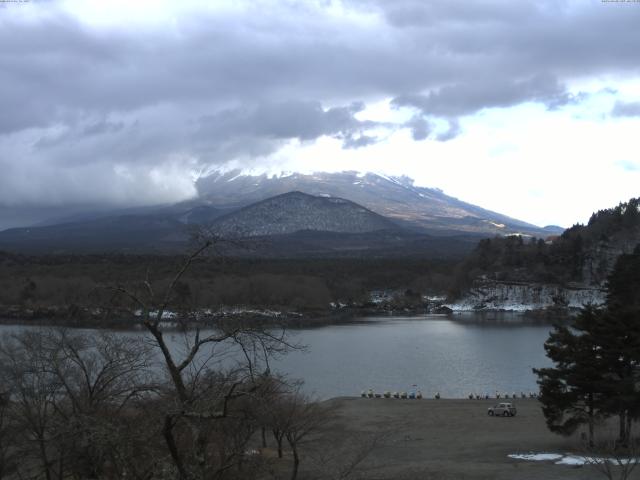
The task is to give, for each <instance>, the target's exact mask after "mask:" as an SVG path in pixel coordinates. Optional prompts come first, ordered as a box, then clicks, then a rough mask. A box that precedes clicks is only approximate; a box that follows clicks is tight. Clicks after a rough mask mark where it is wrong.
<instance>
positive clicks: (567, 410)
mask: <svg viewBox="0 0 640 480" xmlns="http://www.w3.org/2000/svg"><path fill="white" fill-rule="evenodd" d="M602 317H603V314H602V312H601V311H600V310H598V309H596V308H594V307H591V306H588V307H585V309H584V310H583V311H582V313H581V314H580V315H579V316H578V317H577V318H576V320H575V321H574V322H573V324H572V325H571V326H570V327H566V326H561V325H556V326H555V327H554V331H553V332H552V333H551V334H550V335H549V339H548V340H547V341H546V342H545V345H544V348H545V350H546V352H547V356H548V357H549V358H550V359H551V360H552V361H553V362H554V363H555V367H552V368H541V369H534V373H536V375H538V384H539V385H540V401H541V403H542V411H543V413H544V416H545V419H546V422H547V426H548V428H549V430H551V431H552V432H555V433H559V434H561V435H571V434H572V433H574V432H575V431H576V429H577V428H578V427H579V426H581V425H585V424H586V425H587V426H588V428H589V444H590V445H593V435H594V427H595V424H596V422H597V420H598V419H600V418H602V417H604V416H605V415H606V413H607V412H605V411H604V410H603V408H602V405H603V401H604V396H605V392H604V390H605V387H606V385H604V384H603V382H602V371H603V365H602V357H601V354H600V351H601V349H600V345H599V344H598V339H597V336H596V335H595V332H597V330H598V326H599V325H600V323H601V322H602Z"/></svg>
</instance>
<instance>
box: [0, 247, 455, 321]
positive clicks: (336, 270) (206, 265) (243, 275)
mask: <svg viewBox="0 0 640 480" xmlns="http://www.w3.org/2000/svg"><path fill="white" fill-rule="evenodd" d="M183 260H184V257H182V256H150V255H149V256H143V255H87V256H82V255H78V256H67V255H65V256H56V255H48V256H25V255H14V254H7V253H2V254H0V305H5V306H11V305H15V306H23V307H27V308H32V309H37V308H39V307H47V306H52V305H55V306H60V307H64V308H65V309H66V311H70V312H72V311H73V310H74V307H76V306H87V305H99V304H103V303H104V302H105V301H106V300H107V299H106V298H104V296H102V297H101V296H100V289H101V287H102V286H104V285H107V284H114V283H122V284H131V283H133V282H136V281H138V280H139V279H140V278H147V277H148V278H149V281H150V283H151V284H152V285H154V286H162V285H165V284H166V283H167V282H168V281H169V280H170V279H171V278H172V275H173V274H174V272H175V270H176V266H177V265H179V264H180V262H182V261H183ZM454 265H455V260H428V259H420V258H414V259H407V258H394V259H380V258H372V259H365V258H359V259H306V260H305V259H295V260H283V259H276V260H274V259H247V258H245V259H243V258H219V257H216V256H207V257H203V258H199V259H197V260H196V261H195V262H194V263H193V265H192V267H191V268H190V270H189V271H188V272H187V273H186V274H185V276H184V277H183V278H182V280H181V283H180V285H179V286H178V289H179V290H180V291H181V292H182V294H183V301H184V302H185V303H188V305H189V307H192V308H216V307H217V306H219V305H254V306H260V307H262V308H267V307H275V308H283V309H288V310H326V309H327V308H328V307H329V304H330V303H331V302H344V303H352V302H353V303H360V302H366V301H368V298H369V297H368V295H369V292H370V291H371V290H375V289H401V290H402V291H405V290H411V291H413V292H423V293H432V292H442V291H446V289H447V288H448V285H449V283H450V282H451V279H452V272H453V267H454Z"/></svg>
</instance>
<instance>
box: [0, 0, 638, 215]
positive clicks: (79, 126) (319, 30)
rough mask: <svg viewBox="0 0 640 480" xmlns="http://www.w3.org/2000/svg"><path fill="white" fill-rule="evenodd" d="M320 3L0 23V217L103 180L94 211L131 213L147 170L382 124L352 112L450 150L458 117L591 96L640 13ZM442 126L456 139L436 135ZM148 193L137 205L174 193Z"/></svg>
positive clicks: (202, 163)
mask: <svg viewBox="0 0 640 480" xmlns="http://www.w3.org/2000/svg"><path fill="white" fill-rule="evenodd" d="M331 3H335V2H324V3H322V2H320V3H318V2H311V1H310V2H279V1H273V2H272V3H269V2H267V3H263V2H258V3H252V2H237V5H241V7H237V8H236V7H234V8H226V9H217V10H215V9H214V10H212V9H208V8H204V7H203V8H200V9H196V8H192V7H189V8H187V7H184V8H182V7H181V4H179V3H176V4H175V8H176V12H175V15H172V17H173V20H172V22H171V23H170V24H162V25H153V24H148V25H144V26H142V27H140V28H137V27H126V26H121V25H119V24H117V23H114V25H112V26H95V25H91V24H89V23H87V22H84V21H83V20H82V19H80V18H79V17H78V16H76V15H74V13H73V12H69V11H66V10H64V9H63V7H59V6H58V5H59V4H57V3H55V2H44V3H39V4H36V3H33V2H32V3H31V4H30V5H28V6H27V7H25V8H30V9H32V10H29V11H32V12H33V14H32V15H29V14H26V13H25V14H20V15H18V14H15V13H16V12H17V10H16V9H17V8H22V7H18V6H16V7H15V8H14V7H11V6H10V7H9V8H5V9H2V10H0V85H2V88H0V112H1V114H0V171H2V175H0V204H4V205H7V204H8V202H9V201H11V202H16V201H20V200H21V199H22V200H24V201H28V202H31V203H37V202H38V201H41V202H43V203H50V202H56V203H64V202H65V201H66V200H68V201H71V200H73V201H77V200H78V198H81V197H82V196H83V195H89V197H91V195H94V192H96V191H97V190H98V189H95V188H93V189H92V188H90V187H88V186H91V185H93V184H94V183H96V182H102V181H103V180H104V179H105V178H108V179H110V180H111V181H113V182H114V186H113V187H112V188H109V189H108V190H107V193H105V194H104V195H102V194H101V195H100V196H98V197H91V198H90V200H92V201H93V200H95V201H98V202H107V201H110V200H109V199H111V200H112V201H117V202H122V201H127V202H128V201H131V198H133V196H135V189H133V188H134V187H133V186H134V185H135V184H136V182H137V181H139V178H138V177H136V175H145V173H144V172H149V171H150V170H152V169H153V168H156V169H160V170H162V169H163V168H164V169H165V170H166V169H167V168H170V167H171V166H172V165H176V164H180V162H187V163H188V165H190V167H193V168H196V169H197V168H206V167H207V166H209V165H213V164H219V163H224V162H226V161H228V160H230V159H236V160H237V159H240V160H241V161H242V162H246V163H247V164H249V163H251V162H255V161H260V160H255V159H256V158H258V159H260V158H262V157H264V156H265V155H269V154H271V153H273V152H276V151H277V150H278V149H279V148H281V147H282V146H283V145H284V144H285V143H286V142H287V141H289V140H291V139H298V140H300V141H302V142H312V141H313V140H314V139H316V138H318V137H321V136H331V137H335V138H338V139H340V140H342V142H343V147H344V148H357V147H363V146H367V145H370V144H372V143H375V142H376V141H377V140H376V135H375V134H373V133H372V130H374V129H376V128H379V127H385V125H380V124H376V123H374V122H365V121H362V120H358V119H357V118H356V115H357V114H358V112H359V111H361V109H362V108H363V107H364V105H365V103H366V104H369V103H371V102H374V101H380V100H383V99H393V104H394V105H395V106H398V107H409V108H412V109H414V110H415V113H416V116H415V117H414V119H413V120H410V121H409V122H407V123H405V124H403V125H396V126H395V127H394V128H409V129H411V133H412V136H413V138H414V139H415V140H424V139H427V138H431V139H434V140H440V141H445V140H448V139H451V138H453V137H455V135H457V134H459V133H460V127H459V122H458V118H459V117H462V116H465V115H469V114H473V113H475V112H477V111H480V110H482V109H485V108H492V107H510V106H513V105H518V104H520V103H522V102H539V103H542V104H544V105H546V106H547V108H549V109H557V108H562V107H563V106H564V105H568V104H573V103H579V102H580V101H582V100H583V99H584V97H583V96H581V95H580V94H572V93H571V92H569V91H567V85H568V84H569V83H570V82H571V81H572V80H574V79H582V78H587V77H590V76H600V75H620V76H625V75H626V76H633V75H637V74H638V69H639V68H640V64H638V62H637V45H638V41H639V40H640V36H639V34H638V28H637V26H638V25H639V24H640V8H622V7H621V6H620V5H616V4H612V3H601V2H598V1H593V2H576V1H570V0H546V1H538V2H508V1H496V0H479V1H473V2H472V1H469V0H464V1H462V0H433V1H429V2H424V1H422V0H420V1H419V0H394V1H392V2H391V1H386V0H345V2H344V6H345V8H346V9H347V10H348V12H349V15H339V14H335V13H328V9H327V7H326V5H330V4H331ZM234 5H235V4H234ZM627 7H628V6H627ZM21 11H25V12H26V11H27V10H21ZM362 102H364V103H362ZM633 111H635V110H634V109H633V108H632V107H630V106H624V105H622V106H620V107H616V108H615V109H614V111H613V112H612V113H613V114H614V115H628V114H629V113H625V112H633ZM438 120H439V121H440V123H441V122H442V121H443V120H444V121H446V122H448V125H449V128H448V129H447V130H446V131H444V132H439V133H437V134H434V133H433V128H432V125H433V124H434V123H432V122H436V121H438ZM386 126H387V127H389V125H386ZM176 162H177V163H176ZM116 166H117V167H118V169H117V172H119V173H117V174H116V173H114V169H115V167H116ZM165 167H166V168H165ZM47 175H51V176H53V178H55V184H54V185H53V186H52V185H51V183H52V182H51V181H50V178H49V177H48V176H47ZM127 182H130V183H131V185H129V183H127ZM33 185H36V186H37V185H40V186H42V188H39V189H38V188H36V187H33ZM153 185H155V184H149V185H147V186H148V188H150V189H151V190H152V192H151V193H149V196H148V198H146V200H145V201H152V198H153V195H154V194H153V191H155V192H156V194H157V199H158V200H167V201H168V200H170V199H171V198H173V197H171V195H174V194H176V193H175V191H174V190H171V189H167V188H166V187H165V186H162V187H157V186H156V187H154V186H153ZM85 187H86V188H85ZM154 188H156V190H153V189H154ZM158 188H160V190H158ZM167 191H171V192H173V193H172V194H171V195H169V194H167V193H166V192H167ZM38 192H41V193H38ZM167 195H168V196H167ZM82 198H83V197H82Z"/></svg>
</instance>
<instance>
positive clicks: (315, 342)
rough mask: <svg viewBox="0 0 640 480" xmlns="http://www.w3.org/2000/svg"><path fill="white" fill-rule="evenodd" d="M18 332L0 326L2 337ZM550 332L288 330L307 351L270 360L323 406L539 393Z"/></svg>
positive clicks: (499, 318)
mask: <svg viewBox="0 0 640 480" xmlns="http://www.w3.org/2000/svg"><path fill="white" fill-rule="evenodd" d="M23 328H25V327H18V326H0V335H2V334H7V333H9V332H11V331H16V330H20V329H23ZM30 328H34V327H30ZM550 330H551V325H550V324H549V323H541V322H537V321H532V320H530V319H529V318H528V317H527V316H526V315H523V314H517V313H492V314H488V313H485V314H478V313H474V314H471V313H470V314H461V315H452V316H442V315H421V316H411V317H391V316H390V317H366V318H361V319H358V321H357V322H354V323H350V324H342V325H328V326H324V327H316V328H310V329H300V330H295V331H293V333H292V337H293V340H294V341H296V342H297V343H300V344H304V345H306V346H307V349H306V351H304V352H300V351H295V352H292V353H289V354H288V355H286V356H284V357H282V358H280V359H278V360H276V361H274V362H273V363H272V370H275V371H278V372H280V373H284V374H286V375H288V376H289V377H290V378H298V379H304V381H305V384H304V390H306V391H307V392H308V393H310V394H313V395H315V396H317V397H319V398H322V399H325V398H330V397H335V396H343V395H358V394H359V393H360V392H361V391H362V390H366V389H369V388H372V389H374V390H375V391H378V392H382V391H384V390H391V391H408V392H410V391H412V390H415V389H416V387H413V385H417V389H419V390H421V391H422V392H423V394H424V395H425V396H428V397H432V396H433V395H434V394H435V392H440V394H441V395H442V396H443V397H453V398H455V397H464V396H466V395H467V394H468V393H469V392H477V393H480V394H482V393H485V392H486V393H489V394H491V395H493V394H494V393H495V392H496V390H497V391H499V392H501V393H505V392H508V393H512V392H517V393H520V392H521V391H524V392H529V391H537V385H536V382H535V376H534V374H533V373H532V371H531V369H532V368H533V367H544V366H547V365H549V361H548V359H547V358H546V357H545V352H544V348H543V344H544V341H545V340H546V339H547V337H548V334H549V331H550ZM123 334H126V335H142V333H138V332H136V333H132V332H126V333H123ZM177 337H179V335H177ZM174 340H175V341H177V339H174Z"/></svg>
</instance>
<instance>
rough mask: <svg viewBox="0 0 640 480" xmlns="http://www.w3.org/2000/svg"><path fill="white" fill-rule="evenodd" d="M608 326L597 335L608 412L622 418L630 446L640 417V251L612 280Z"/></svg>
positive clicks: (622, 433) (624, 260) (622, 262)
mask: <svg viewBox="0 0 640 480" xmlns="http://www.w3.org/2000/svg"><path fill="white" fill-rule="evenodd" d="M606 306H607V308H606V313H605V319H604V322H602V324H601V325H600V327H599V331H598V332H597V335H598V336H599V340H600V343H601V345H602V354H603V361H604V362H603V363H604V365H606V372H605V373H604V381H605V385H606V390H607V395H606V402H605V405H604V408H605V409H606V410H608V411H609V413H611V414H614V415H618V417H619V421H620V425H619V439H618V440H619V442H621V443H622V444H623V445H626V444H627V443H628V441H629V438H630V434H631V425H632V421H633V420H634V419H637V418H639V417H640V247H637V248H636V250H635V252H634V253H633V254H630V255H621V256H620V257H619V258H618V260H617V262H616V265H615V267H614V270H613V272H612V273H611V275H610V276H609V280H608V294H607V303H606Z"/></svg>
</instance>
